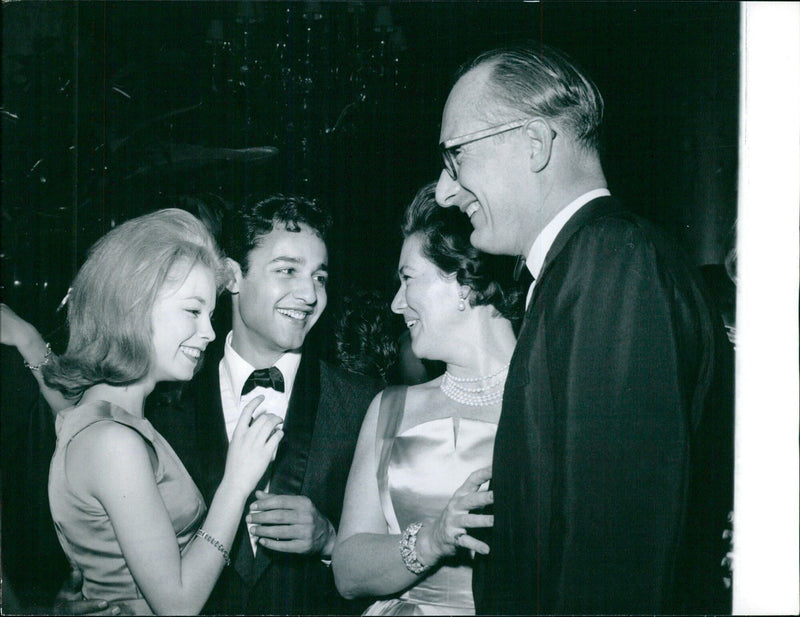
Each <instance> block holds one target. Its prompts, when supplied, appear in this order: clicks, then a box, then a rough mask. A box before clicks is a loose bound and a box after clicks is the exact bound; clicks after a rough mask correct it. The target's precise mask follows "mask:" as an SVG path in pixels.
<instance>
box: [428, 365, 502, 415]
mask: <svg viewBox="0 0 800 617" xmlns="http://www.w3.org/2000/svg"><path fill="white" fill-rule="evenodd" d="M507 372H508V364H506V365H505V366H504V367H503V368H501V369H500V370H499V371H497V372H496V373H492V374H491V375H488V376H486V377H464V378H460V377H454V376H453V375H452V374H451V373H450V371H445V373H444V378H443V379H442V383H441V385H440V386H439V387H440V388H441V389H442V392H444V395H445V396H446V397H447V398H449V399H452V400H454V401H455V402H456V403H461V404H462V405H470V406H472V407H479V406H484V405H493V404H495V403H499V402H500V401H502V400H503V388H504V387H505V383H506V373H507ZM465 384H479V385H478V387H477V388H470V387H467V386H466V385H465Z"/></svg>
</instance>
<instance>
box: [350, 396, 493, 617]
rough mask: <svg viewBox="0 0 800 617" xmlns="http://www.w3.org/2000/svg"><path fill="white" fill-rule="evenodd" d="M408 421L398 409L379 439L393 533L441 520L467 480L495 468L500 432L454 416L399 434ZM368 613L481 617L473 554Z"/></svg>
mask: <svg viewBox="0 0 800 617" xmlns="http://www.w3.org/2000/svg"><path fill="white" fill-rule="evenodd" d="M404 398H405V397H404V393H403V399H404ZM383 411H384V410H383V409H382V410H381V412H383ZM402 417H403V412H402V409H400V410H399V411H395V413H393V414H392V416H391V418H390V419H389V420H388V422H387V423H386V429H385V431H384V432H383V440H379V442H381V445H380V452H379V454H378V471H377V475H378V488H379V491H380V497H381V505H382V509H383V513H384V516H385V518H386V525H387V529H388V532H389V533H390V534H400V533H402V531H403V530H404V529H405V528H406V527H407V526H408V525H410V524H411V523H414V522H417V521H422V522H424V521H426V520H432V519H434V518H436V517H437V516H439V513H440V512H441V511H442V510H443V509H444V508H445V506H446V505H447V502H448V501H449V500H450V498H451V497H452V495H453V493H454V492H455V491H456V489H458V488H459V487H460V486H461V485H462V484H463V483H464V481H465V480H466V479H467V477H468V476H469V475H470V474H471V473H472V472H473V471H475V470H477V469H480V468H481V467H486V466H488V465H490V464H491V462H492V450H493V446H494V435H495V431H496V429H497V425H496V424H495V423H493V422H483V421H479V420H472V419H467V418H458V417H449V418H440V419H437V420H432V421H429V422H424V423H422V424H418V425H416V426H413V427H411V428H408V429H406V430H404V431H403V433H401V434H399V435H397V434H396V431H397V429H398V428H399V426H400V424H401V420H402ZM379 426H380V423H379ZM379 430H380V429H379ZM398 550H399V549H398ZM364 614H365V615H472V614H475V604H474V602H473V598H472V555H471V554H470V552H469V551H467V550H463V549H462V550H461V552H460V553H459V554H457V555H456V556H455V557H452V558H450V559H449V560H446V561H444V562H442V563H441V564H440V565H438V566H437V567H435V568H433V569H431V570H430V571H429V572H428V573H427V576H424V578H422V579H421V580H420V581H419V582H418V583H417V584H416V585H415V586H414V587H411V588H409V589H407V590H406V591H405V592H404V593H402V595H400V596H399V597H397V598H391V599H387V600H379V601H378V602H375V603H374V604H372V605H371V606H370V607H369V608H368V609H367V610H366V612H365V613H364Z"/></svg>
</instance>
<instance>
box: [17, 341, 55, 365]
mask: <svg viewBox="0 0 800 617" xmlns="http://www.w3.org/2000/svg"><path fill="white" fill-rule="evenodd" d="M44 346H45V348H46V349H47V352H46V353H45V354H44V358H43V359H42V361H41V362H39V364H31V363H30V362H28V361H27V360H23V361H22V364H24V365H25V368H27V369H30V370H32V371H38V370H41V368H42V367H43V366H46V365H48V364H50V358H52V357H53V350H52V349H50V343H45V344H44Z"/></svg>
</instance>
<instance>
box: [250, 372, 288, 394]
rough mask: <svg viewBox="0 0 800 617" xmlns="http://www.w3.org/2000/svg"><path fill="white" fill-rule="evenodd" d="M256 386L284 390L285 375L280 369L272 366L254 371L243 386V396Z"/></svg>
mask: <svg viewBox="0 0 800 617" xmlns="http://www.w3.org/2000/svg"><path fill="white" fill-rule="evenodd" d="M256 386H261V387H262V388H272V389H273V390H276V391H278V392H283V375H282V374H281V371H280V369H278V368H275V367H274V366H271V367H269V368H260V369H258V370H255V371H253V372H252V373H251V374H250V377H248V378H247V380H246V381H245V382H244V385H243V386H242V396H244V395H245V394H247V393H248V392H250V391H252V390H253V388H255V387H256Z"/></svg>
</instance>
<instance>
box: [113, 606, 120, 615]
mask: <svg viewBox="0 0 800 617" xmlns="http://www.w3.org/2000/svg"><path fill="white" fill-rule="evenodd" d="M111 614H112V615H119V607H118V606H115V607H114V608H112V609H111Z"/></svg>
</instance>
